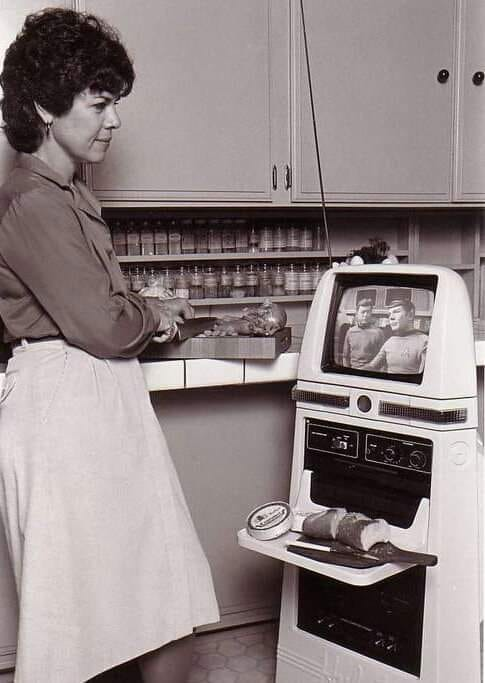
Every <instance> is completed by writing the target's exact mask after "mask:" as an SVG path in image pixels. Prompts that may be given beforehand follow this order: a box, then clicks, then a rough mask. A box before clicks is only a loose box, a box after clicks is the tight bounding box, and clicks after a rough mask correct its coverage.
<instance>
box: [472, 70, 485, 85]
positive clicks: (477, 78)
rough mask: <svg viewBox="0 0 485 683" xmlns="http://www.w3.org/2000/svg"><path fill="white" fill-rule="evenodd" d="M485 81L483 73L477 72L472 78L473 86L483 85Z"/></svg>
mask: <svg viewBox="0 0 485 683" xmlns="http://www.w3.org/2000/svg"><path fill="white" fill-rule="evenodd" d="M484 80H485V74H484V73H483V71H475V73H474V74H473V76H472V82H473V85H482V83H483V81H484Z"/></svg>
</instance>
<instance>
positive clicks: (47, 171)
mask: <svg viewBox="0 0 485 683" xmlns="http://www.w3.org/2000/svg"><path fill="white" fill-rule="evenodd" d="M18 165H19V166H20V167H21V168H25V169H27V170H28V171H32V172H33V173H37V175H40V176H42V177H43V178H47V180H51V181H52V182H54V183H55V184H56V185H59V187H61V188H62V189H66V190H69V189H70V188H69V183H66V181H65V180H63V179H62V178H61V176H60V175H59V173H57V172H56V171H54V169H53V168H51V167H50V166H48V165H47V164H46V163H45V161H42V160H41V159H39V158H38V157H35V156H33V155H32V154H20V155H19V159H18Z"/></svg>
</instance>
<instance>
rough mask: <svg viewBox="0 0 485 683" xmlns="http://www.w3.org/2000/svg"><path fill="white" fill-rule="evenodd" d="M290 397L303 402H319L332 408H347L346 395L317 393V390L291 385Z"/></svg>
mask: <svg viewBox="0 0 485 683" xmlns="http://www.w3.org/2000/svg"><path fill="white" fill-rule="evenodd" d="M291 398H292V399H293V400H294V401H304V402H305V403H319V404H320V405H323V406H333V407H334V408H348V407H349V405H350V399H349V397H348V396H339V395H335V394H319V393H318V391H306V390H304V389H297V388H296V387H293V389H292V390H291Z"/></svg>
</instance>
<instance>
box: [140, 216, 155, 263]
mask: <svg viewBox="0 0 485 683" xmlns="http://www.w3.org/2000/svg"><path fill="white" fill-rule="evenodd" d="M140 251H141V255H142V256H153V254H154V253H155V241H154V238H153V230H152V226H151V224H150V222H149V221H143V223H142V224H141V230H140Z"/></svg>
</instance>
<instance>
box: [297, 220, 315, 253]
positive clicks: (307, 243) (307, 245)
mask: <svg viewBox="0 0 485 683" xmlns="http://www.w3.org/2000/svg"><path fill="white" fill-rule="evenodd" d="M312 249H313V228H312V226H311V225H303V226H302V228H301V230H300V251H311V250H312Z"/></svg>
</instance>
